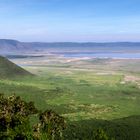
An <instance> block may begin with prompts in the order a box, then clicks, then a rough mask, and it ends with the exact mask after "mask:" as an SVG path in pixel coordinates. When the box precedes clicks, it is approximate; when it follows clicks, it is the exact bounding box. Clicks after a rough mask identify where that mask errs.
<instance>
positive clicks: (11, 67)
mask: <svg viewBox="0 0 140 140" xmlns="http://www.w3.org/2000/svg"><path fill="white" fill-rule="evenodd" d="M26 75H27V76H28V75H32V74H31V73H29V72H27V71H26V70H24V69H23V68H21V67H19V66H17V65H16V64H14V63H12V62H11V61H9V60H8V59H6V58H4V57H2V56H0V78H9V77H15V76H26Z"/></svg>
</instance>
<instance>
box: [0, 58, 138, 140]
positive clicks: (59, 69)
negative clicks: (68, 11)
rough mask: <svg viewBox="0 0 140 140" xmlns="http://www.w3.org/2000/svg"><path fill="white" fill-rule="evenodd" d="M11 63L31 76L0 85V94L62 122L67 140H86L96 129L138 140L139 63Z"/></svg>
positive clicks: (42, 60) (60, 60)
mask: <svg viewBox="0 0 140 140" xmlns="http://www.w3.org/2000/svg"><path fill="white" fill-rule="evenodd" d="M13 61H14V62H15V63H17V64H19V65H22V66H23V68H25V69H26V70H28V71H30V72H32V73H33V74H35V75H36V76H26V77H23V78H18V77H14V78H10V79H1V80H0V92H1V93H4V94H5V95H10V94H14V93H15V94H17V95H20V96H22V97H23V98H24V99H25V100H27V101H30V100H32V101H34V102H35V104H36V106H37V107H38V108H39V109H42V110H45V109H53V110H55V111H56V112H57V113H59V114H61V115H62V116H64V117H65V118H66V119H67V121H68V124H69V129H68V130H67V133H66V137H67V138H66V139H90V135H92V131H93V130H94V129H95V128H99V127H103V128H104V129H105V130H106V132H107V133H108V134H109V135H111V136H112V137H115V138H116V139H118V140H121V139H127V140H128V139H133V138H134V139H135V140H138V139H140V134H139V131H140V129H139V127H138V126H139V125H140V121H139V120H140V117H139V116H140V104H139V103H140V87H139V84H140V79H139V78H140V66H139V62H140V60H131V61H130V60H112V59H92V60H89V59H85V60H79V59H65V58H61V57H60V58H57V59H56V58H53V57H50V56H49V58H40V59H39V58H38V59H35V58H30V59H29V58H26V59H15V60H13ZM127 76H131V77H133V80H131V78H127ZM132 129H133V131H132ZM72 130H74V131H75V134H73V132H72ZM128 131H129V133H128ZM70 134H71V136H69V135H70Z"/></svg>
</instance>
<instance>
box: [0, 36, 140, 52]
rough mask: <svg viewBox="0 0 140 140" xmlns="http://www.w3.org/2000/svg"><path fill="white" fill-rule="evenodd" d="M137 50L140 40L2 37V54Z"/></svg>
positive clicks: (0, 45)
mask: <svg viewBox="0 0 140 140" xmlns="http://www.w3.org/2000/svg"><path fill="white" fill-rule="evenodd" d="M87 50H89V51H91V52H96V51H103V52H107V51H122V52H125V51H129V52H131V51H134V50H135V51H136V52H140V42H20V41H18V40H12V39H0V54H7V53H21V54H23V53H40V52H49V53H50V52H76V51H77V52H78V51H82V52H84V51H87Z"/></svg>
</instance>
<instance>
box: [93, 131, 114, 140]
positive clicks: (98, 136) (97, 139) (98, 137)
mask: <svg viewBox="0 0 140 140" xmlns="http://www.w3.org/2000/svg"><path fill="white" fill-rule="evenodd" d="M92 140H114V139H112V138H109V137H108V136H107V134H106V133H105V132H104V130H103V129H97V130H96V131H95V132H94V133H93V138H92Z"/></svg>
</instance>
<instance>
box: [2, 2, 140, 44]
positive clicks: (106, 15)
mask: <svg viewBox="0 0 140 140" xmlns="http://www.w3.org/2000/svg"><path fill="white" fill-rule="evenodd" d="M0 38H5V39H16V40H19V41H24V42H25V41H26V42H116V41H133V42H135V41H137V42H138V41H140V0H0Z"/></svg>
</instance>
